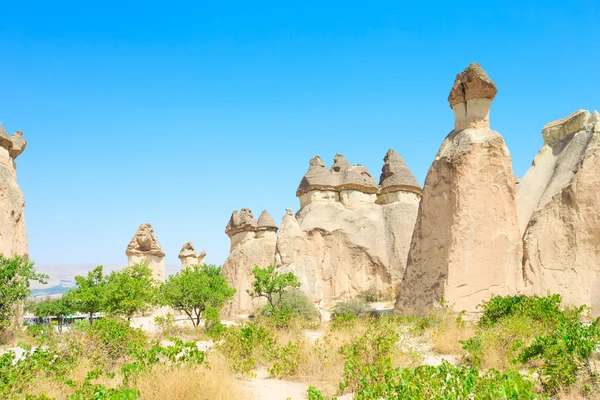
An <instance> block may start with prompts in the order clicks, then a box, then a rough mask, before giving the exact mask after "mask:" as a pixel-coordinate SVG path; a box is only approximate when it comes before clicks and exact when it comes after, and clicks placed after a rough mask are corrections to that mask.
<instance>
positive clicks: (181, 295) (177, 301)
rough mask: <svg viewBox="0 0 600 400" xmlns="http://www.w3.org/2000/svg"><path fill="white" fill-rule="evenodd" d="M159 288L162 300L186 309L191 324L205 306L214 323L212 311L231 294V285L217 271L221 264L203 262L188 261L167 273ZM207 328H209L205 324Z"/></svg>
mask: <svg viewBox="0 0 600 400" xmlns="http://www.w3.org/2000/svg"><path fill="white" fill-rule="evenodd" d="M161 289H162V290H161V291H162V301H163V303H164V304H165V305H167V306H170V307H173V308H174V309H175V310H178V311H183V312H184V313H186V315H187V316H188V318H189V319H190V321H192V324H193V325H194V326H195V327H196V326H198V324H199V323H200V318H201V317H202V314H203V313H204V311H205V310H209V311H211V321H210V322H211V323H212V324H214V323H215V321H214V319H215V316H214V315H213V314H215V312H216V311H218V310H219V309H220V308H221V307H222V306H223V304H225V302H226V301H227V300H229V299H231V298H232V297H233V295H234V294H235V289H233V288H231V287H229V284H228V283H227V279H225V277H224V276H223V274H222V273H221V267H218V266H215V265H206V264H205V265H202V266H200V265H192V266H190V267H188V268H186V269H184V270H183V271H181V272H178V273H177V274H175V275H171V276H170V277H169V278H168V279H167V281H166V282H165V283H164V284H163V285H162V288H161ZM217 316H218V313H217ZM207 328H210V327H209V326H208V324H207Z"/></svg>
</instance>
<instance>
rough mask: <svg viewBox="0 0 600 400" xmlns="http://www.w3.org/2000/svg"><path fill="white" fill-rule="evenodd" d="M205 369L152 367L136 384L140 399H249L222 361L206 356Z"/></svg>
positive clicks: (214, 355)
mask: <svg viewBox="0 0 600 400" xmlns="http://www.w3.org/2000/svg"><path fill="white" fill-rule="evenodd" d="M208 357H209V358H208V363H209V366H208V367H207V366H198V367H192V368H183V369H176V370H171V369H168V368H156V369H154V370H153V371H152V372H150V373H149V374H147V375H143V376H142V377H140V379H138V380H137V382H136V387H137V388H138V389H139V390H140V393H141V396H140V399H141V400H164V399H170V400H171V399H172V400H184V399H185V400H188V399H194V400H242V399H249V398H250V397H249V396H248V395H247V394H246V393H245V391H244V388H243V386H242V382H240V381H239V380H237V379H235V377H234V376H233V374H231V372H229V369H228V367H227V364H226V363H225V360H223V359H222V358H221V357H220V356H219V355H217V354H215V353H209V354H208Z"/></svg>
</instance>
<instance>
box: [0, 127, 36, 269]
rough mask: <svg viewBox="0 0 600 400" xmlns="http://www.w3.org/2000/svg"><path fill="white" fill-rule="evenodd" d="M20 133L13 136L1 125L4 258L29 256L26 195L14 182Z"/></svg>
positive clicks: (1, 245)
mask: <svg viewBox="0 0 600 400" xmlns="http://www.w3.org/2000/svg"><path fill="white" fill-rule="evenodd" d="M26 145H27V142H26V141H25V139H23V132H21V131H17V132H15V133H14V134H13V135H12V136H8V133H7V132H6V130H5V129H4V127H3V126H2V124H0V253H1V254H3V255H4V256H5V257H13V256H15V255H22V256H28V255H29V254H28V251H27V232H26V230H25V217H24V210H25V198H24V197H23V192H22V191H21V188H20V187H19V184H18V183H17V165H16V163H15V159H16V158H17V157H18V156H19V155H20V154H21V153H22V152H23V150H25V146H26Z"/></svg>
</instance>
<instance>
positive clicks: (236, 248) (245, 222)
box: [223, 208, 277, 312]
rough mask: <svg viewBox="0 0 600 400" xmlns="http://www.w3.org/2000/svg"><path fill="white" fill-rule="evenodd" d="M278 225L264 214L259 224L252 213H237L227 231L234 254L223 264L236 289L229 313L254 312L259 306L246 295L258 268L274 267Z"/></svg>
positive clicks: (247, 211) (228, 278) (259, 219)
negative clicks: (253, 272)
mask: <svg viewBox="0 0 600 400" xmlns="http://www.w3.org/2000/svg"><path fill="white" fill-rule="evenodd" d="M276 232H277V225H276V224H275V221H273V218H272V217H271V216H270V215H269V213H267V211H266V210H265V211H263V212H262V214H261V215H260V217H259V218H258V222H257V221H256V219H254V216H253V215H252V211H250V210H249V209H247V208H242V209H241V210H240V211H239V212H238V211H234V212H233V214H231V218H230V219H229V222H228V223H227V226H226V228H225V233H226V234H227V236H229V239H230V241H231V250H230V253H229V256H228V257H227V260H225V263H224V264H223V274H224V275H225V276H226V277H227V280H228V281H229V284H230V285H231V286H232V287H233V288H235V289H236V293H235V296H234V298H233V299H232V301H231V302H230V304H229V311H230V312H244V311H250V310H252V309H253V308H254V307H255V306H256V305H257V304H258V303H256V302H255V301H254V300H253V299H252V298H251V297H250V296H249V295H248V293H247V290H250V289H252V282H253V281H254V276H253V275H252V269H253V268H254V267H255V266H259V267H262V268H264V267H267V266H269V265H272V264H273V260H274V256H275V245H276V242H277V235H276Z"/></svg>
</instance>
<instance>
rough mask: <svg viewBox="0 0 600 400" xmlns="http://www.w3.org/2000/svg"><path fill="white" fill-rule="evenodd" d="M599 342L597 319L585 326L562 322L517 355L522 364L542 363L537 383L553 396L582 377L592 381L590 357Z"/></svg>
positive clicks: (593, 373) (573, 322)
mask: <svg viewBox="0 0 600 400" xmlns="http://www.w3.org/2000/svg"><path fill="white" fill-rule="evenodd" d="M599 343H600V318H599V319H596V320H595V321H594V322H592V323H591V324H590V325H588V326H583V325H582V324H581V323H579V322H576V321H567V322H565V323H563V324H562V325H561V326H560V327H558V329H556V331H554V332H552V333H549V334H546V335H541V336H538V337H536V338H535V340H534V341H533V343H532V344H531V345H530V346H528V347H526V348H525V349H524V350H523V352H522V353H521V354H520V356H519V360H520V361H522V362H528V361H530V360H534V359H538V360H541V361H542V362H543V365H542V366H541V368H540V371H541V374H540V380H541V382H542V384H543V386H544V389H545V390H546V391H549V392H550V393H556V392H557V391H558V390H559V389H561V388H564V387H567V386H570V385H573V384H574V383H576V382H577V380H578V378H581V376H582V375H588V376H590V377H592V378H593V380H596V379H597V378H598V377H597V375H596V373H595V372H592V370H593V368H592V367H591V365H590V356H591V355H592V353H593V352H594V351H595V350H596V348H597V346H598V344H599Z"/></svg>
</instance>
